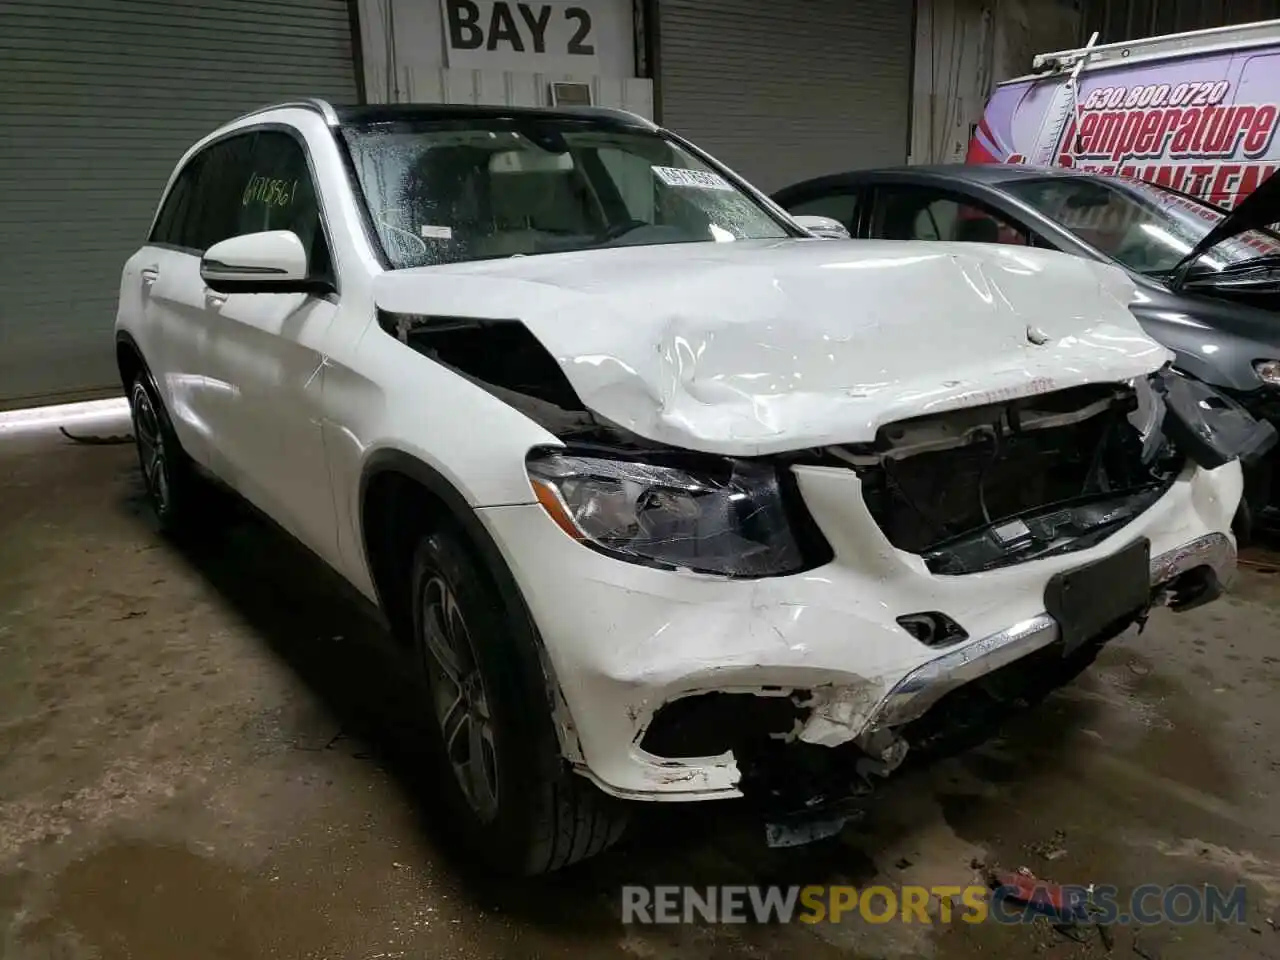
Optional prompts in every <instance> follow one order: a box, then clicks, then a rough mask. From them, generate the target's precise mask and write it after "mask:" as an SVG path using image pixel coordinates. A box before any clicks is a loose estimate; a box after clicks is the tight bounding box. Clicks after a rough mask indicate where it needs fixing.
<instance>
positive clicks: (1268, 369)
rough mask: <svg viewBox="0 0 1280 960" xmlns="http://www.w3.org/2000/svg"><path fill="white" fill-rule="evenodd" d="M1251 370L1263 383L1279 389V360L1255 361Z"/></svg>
mask: <svg viewBox="0 0 1280 960" xmlns="http://www.w3.org/2000/svg"><path fill="white" fill-rule="evenodd" d="M1253 369H1254V372H1255V373H1257V375H1258V377H1259V378H1260V379H1261V380H1262V382H1263V383H1268V384H1270V385H1271V386H1273V387H1280V360H1255V361H1253Z"/></svg>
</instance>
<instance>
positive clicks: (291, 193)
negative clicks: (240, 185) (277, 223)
mask: <svg viewBox="0 0 1280 960" xmlns="http://www.w3.org/2000/svg"><path fill="white" fill-rule="evenodd" d="M297 193H298V181H297V180H273V179H271V178H269V177H263V176H260V175H259V174H256V173H255V174H253V175H252V176H251V177H249V183H248V185H247V186H246V187H245V188H244V193H243V194H242V195H241V197H240V206H242V207H247V206H248V205H249V204H251V203H265V204H266V205H267V206H269V207H287V206H289V205H290V204H291V203H293V198H294V197H295V196H296V195H297Z"/></svg>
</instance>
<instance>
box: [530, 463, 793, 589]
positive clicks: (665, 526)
mask: <svg viewBox="0 0 1280 960" xmlns="http://www.w3.org/2000/svg"><path fill="white" fill-rule="evenodd" d="M528 467H529V477H530V480H532V482H533V487H534V492H535V493H536V494H537V497H538V502H539V503H541V504H542V506H543V508H544V509H545V510H546V511H547V513H548V514H550V516H551V518H552V519H553V520H554V521H555V522H556V523H557V524H558V525H559V526H560V528H561V529H562V530H564V531H565V533H567V534H569V536H571V537H573V538H574V539H575V540H578V541H580V542H582V543H584V544H586V545H588V546H591V547H594V548H595V549H598V550H600V551H602V552H604V553H608V554H611V555H613V556H616V557H618V558H619V559H623V560H630V561H632V562H634V563H645V564H649V565H655V566H661V567H666V568H680V567H683V568H687V569H689V570H696V571H699V572H701V573H712V574H720V575H722V576H730V577H768V576H778V575H780V574H787V573H797V572H799V571H801V570H804V569H808V568H809V567H811V566H813V565H814V564H813V563H807V562H806V551H805V550H804V549H802V547H801V543H800V542H799V540H798V539H797V536H796V533H795V530H794V529H793V524H792V517H791V512H790V511H789V510H788V506H787V504H786V503H785V502H784V497H783V494H782V490H781V489H780V485H779V481H778V471H777V469H776V468H775V467H774V466H772V465H770V464H756V463H743V462H737V461H734V462H731V461H723V462H717V463H715V464H709V465H708V466H707V467H706V468H705V469H704V468H701V467H699V468H698V469H694V470H690V469H684V468H680V467H675V466H664V465H659V464H654V463H638V462H634V461H627V460H613V459H606V458H601V457H587V456H577V455H570V454H561V453H547V454H541V455H536V456H535V457H533V458H532V459H530V461H529V464H528Z"/></svg>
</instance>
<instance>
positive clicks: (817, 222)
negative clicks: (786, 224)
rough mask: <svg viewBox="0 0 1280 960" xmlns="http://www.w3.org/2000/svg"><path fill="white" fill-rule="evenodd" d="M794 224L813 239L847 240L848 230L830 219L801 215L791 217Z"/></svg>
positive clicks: (848, 237)
mask: <svg viewBox="0 0 1280 960" xmlns="http://www.w3.org/2000/svg"><path fill="white" fill-rule="evenodd" d="M791 219H792V220H794V221H795V222H796V223H798V224H800V226H802V227H804V228H805V229H806V230H807V231H809V233H811V234H813V235H814V236H815V237H822V238H823V239H824V240H849V239H852V238H851V237H850V235H849V229H848V228H847V227H846V226H845V225H844V224H843V223H841V222H840V221H839V220H836V219H834V218H832V217H819V216H814V215H813V214H801V215H800V216H796V217H792V218H791Z"/></svg>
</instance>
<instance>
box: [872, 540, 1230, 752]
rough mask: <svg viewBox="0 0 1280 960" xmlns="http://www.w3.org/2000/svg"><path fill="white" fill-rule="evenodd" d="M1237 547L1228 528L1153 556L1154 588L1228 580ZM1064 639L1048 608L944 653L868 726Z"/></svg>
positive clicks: (914, 674) (889, 721)
mask: <svg viewBox="0 0 1280 960" xmlns="http://www.w3.org/2000/svg"><path fill="white" fill-rule="evenodd" d="M1235 566H1236V548H1235V544H1234V543H1233V542H1232V541H1231V539H1230V538H1229V537H1227V536H1226V535H1225V534H1222V533H1207V534H1204V535H1203V536H1199V537H1196V539H1194V540H1192V541H1191V542H1190V543H1186V544H1183V545H1182V546H1180V547H1176V548H1174V549H1173V550H1167V551H1165V552H1164V553H1162V554H1160V555H1159V556H1157V557H1153V558H1152V560H1151V588H1152V591H1153V593H1156V592H1158V591H1159V589H1160V588H1161V587H1164V586H1168V585H1171V584H1174V583H1175V582H1176V581H1177V580H1178V578H1179V577H1181V576H1183V575H1184V574H1190V573H1192V572H1195V571H1199V570H1201V569H1202V568H1208V570H1210V571H1211V572H1212V573H1213V576H1214V579H1215V580H1217V581H1218V582H1220V583H1225V582H1226V581H1227V580H1228V579H1229V578H1230V575H1231V573H1232V571H1234V570H1235ZM1058 639H1059V631H1058V624H1057V621H1055V620H1054V619H1053V617H1051V616H1049V614H1047V613H1041V614H1038V615H1037V616H1034V617H1031V618H1030V619H1027V620H1023V621H1021V622H1019V623H1015V624H1012V625H1010V626H1008V627H1006V628H1005V629H1003V630H998V631H997V632H995V633H993V634H990V635H989V636H986V637H983V638H981V639H980V640H975V641H972V642H971V643H967V644H964V645H963V646H961V647H959V648H958V649H955V650H952V651H950V652H949V653H944V654H943V655H942V656H940V657H938V659H936V660H930V661H929V662H928V663H926V664H924V665H923V666H921V667H917V668H916V669H915V670H913V671H911V673H909V674H907V675H906V676H905V677H903V678H902V679H901V680H899V681H898V683H897V684H896V685H895V686H894V688H893V689H892V690H891V691H889V694H888V696H886V697H885V698H884V700H883V701H881V703H880V704H879V706H878V707H877V708H876V710H875V712H874V713H873V714H872V716H871V717H870V718H869V720H868V727H869V728H871V729H876V728H880V727H896V726H900V725H902V724H905V723H909V722H910V721H912V720H916V719H918V718H919V717H921V716H923V715H924V713H925V711H927V710H928V709H929V708H930V707H932V706H933V705H934V704H935V703H937V702H938V701H939V700H940V699H942V697H943V696H945V695H946V694H948V693H950V692H951V691H952V690H955V689H956V688H957V687H960V686H963V685H964V684H966V683H970V682H971V681H973V680H977V679H979V678H981V677H984V676H986V675H987V674H990V673H994V672H995V671H996V670H999V669H1001V668H1002V667H1005V666H1007V665H1008V664H1011V663H1013V662H1014V661H1015V660H1021V659H1022V658H1023V657H1027V656H1030V655H1031V654H1033V653H1035V652H1036V651H1037V650H1041V649H1043V648H1045V647H1047V646H1049V645H1051V644H1053V643H1056V642H1057V641H1058Z"/></svg>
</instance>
